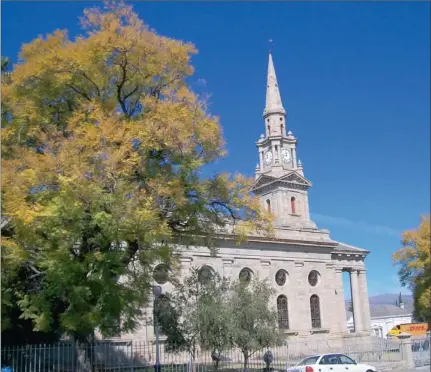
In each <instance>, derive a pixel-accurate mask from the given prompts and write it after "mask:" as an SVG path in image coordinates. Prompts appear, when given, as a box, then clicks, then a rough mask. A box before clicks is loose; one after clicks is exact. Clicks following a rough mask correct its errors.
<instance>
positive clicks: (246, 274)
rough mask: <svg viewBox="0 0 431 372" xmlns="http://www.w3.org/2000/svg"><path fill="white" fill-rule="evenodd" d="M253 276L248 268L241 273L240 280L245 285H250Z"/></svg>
mask: <svg viewBox="0 0 431 372" xmlns="http://www.w3.org/2000/svg"><path fill="white" fill-rule="evenodd" d="M252 275H253V273H252V272H251V270H250V269H249V268H248V267H244V268H243V269H242V270H241V271H240V273H239V280H240V281H241V282H242V283H244V284H248V283H250V281H251V277H252Z"/></svg>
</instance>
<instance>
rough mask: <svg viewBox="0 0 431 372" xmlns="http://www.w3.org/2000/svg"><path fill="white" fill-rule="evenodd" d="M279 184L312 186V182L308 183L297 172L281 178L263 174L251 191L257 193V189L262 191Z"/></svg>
mask: <svg viewBox="0 0 431 372" xmlns="http://www.w3.org/2000/svg"><path fill="white" fill-rule="evenodd" d="M278 182H280V183H284V184H295V185H300V186H302V187H305V188H308V187H310V186H311V182H310V181H308V180H307V179H306V178H305V177H303V176H301V175H300V174H298V173H297V172H295V171H292V172H290V173H289V174H286V175H284V176H282V177H280V178H275V177H272V176H268V175H266V174H262V175H260V176H259V177H258V178H257V180H256V181H255V182H254V184H253V186H252V187H251V191H255V190H257V189H260V188H261V187H264V186H268V185H271V184H274V183H278Z"/></svg>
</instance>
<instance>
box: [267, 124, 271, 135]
mask: <svg viewBox="0 0 431 372" xmlns="http://www.w3.org/2000/svg"><path fill="white" fill-rule="evenodd" d="M268 134H271V127H270V126H269V125H268Z"/></svg>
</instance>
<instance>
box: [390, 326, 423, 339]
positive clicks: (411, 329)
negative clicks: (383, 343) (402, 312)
mask: <svg viewBox="0 0 431 372" xmlns="http://www.w3.org/2000/svg"><path fill="white" fill-rule="evenodd" d="M428 331H431V323H407V324H399V325H397V326H395V327H393V328H392V329H391V330H390V331H389V332H388V337H391V338H392V337H393V338H398V335H400V334H401V333H409V334H411V335H412V336H422V337H425V336H426V334H427V332H428Z"/></svg>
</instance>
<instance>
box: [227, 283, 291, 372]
mask: <svg viewBox="0 0 431 372" xmlns="http://www.w3.org/2000/svg"><path fill="white" fill-rule="evenodd" d="M274 294H275V292H274V289H273V288H272V287H271V286H270V285H269V283H268V282H267V281H266V280H263V281H262V280H258V279H252V280H251V281H250V282H246V281H243V280H239V281H236V282H235V283H233V285H232V289H231V291H230V293H229V306H230V310H229V313H230V318H231V322H230V324H231V332H232V339H233V343H234V344H235V346H237V347H238V348H239V349H240V350H241V352H242V353H243V356H244V371H247V369H248V362H249V359H250V357H251V356H252V355H253V354H254V353H256V352H257V351H259V350H263V349H264V348H267V347H271V346H278V345H281V344H282V343H283V334H282V333H281V331H280V329H279V327H278V317H277V315H278V314H277V311H276V310H275V309H274V308H273V307H272V306H271V304H273V303H274V301H275V299H274Z"/></svg>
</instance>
